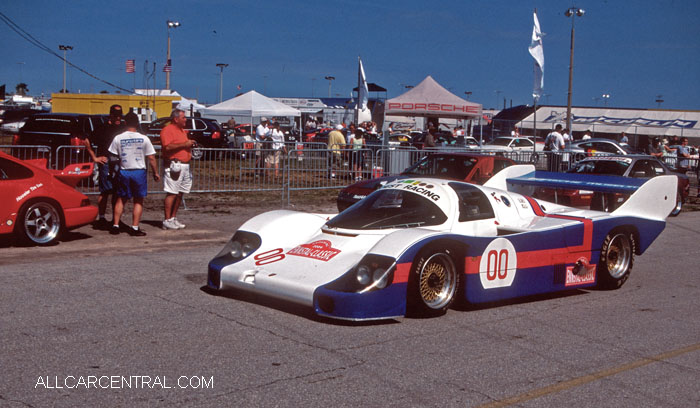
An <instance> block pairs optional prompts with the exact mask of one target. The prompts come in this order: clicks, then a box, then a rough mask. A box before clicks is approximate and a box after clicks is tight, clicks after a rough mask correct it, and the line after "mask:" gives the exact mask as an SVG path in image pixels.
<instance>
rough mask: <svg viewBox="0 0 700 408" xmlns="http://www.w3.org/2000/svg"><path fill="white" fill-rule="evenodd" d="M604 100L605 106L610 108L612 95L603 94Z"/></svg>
mask: <svg viewBox="0 0 700 408" xmlns="http://www.w3.org/2000/svg"><path fill="white" fill-rule="evenodd" d="M601 97H602V98H603V105H605V106H608V99H610V94H603V95H601Z"/></svg>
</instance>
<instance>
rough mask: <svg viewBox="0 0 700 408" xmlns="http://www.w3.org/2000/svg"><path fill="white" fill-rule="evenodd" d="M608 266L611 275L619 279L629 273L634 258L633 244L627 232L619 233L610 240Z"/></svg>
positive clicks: (607, 256)
mask: <svg viewBox="0 0 700 408" xmlns="http://www.w3.org/2000/svg"><path fill="white" fill-rule="evenodd" d="M605 255H606V256H605V260H606V266H607V268H608V273H609V274H610V276H611V277H613V278H615V279H619V278H621V277H622V276H624V274H625V273H627V270H628V269H629V267H630V261H631V259H632V244H631V243H630V239H629V237H628V236H627V234H624V233H618V234H617V235H615V236H614V237H613V238H612V239H611V240H610V245H608V248H607V251H606V254H605Z"/></svg>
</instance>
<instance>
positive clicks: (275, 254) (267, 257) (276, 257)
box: [254, 248, 284, 266]
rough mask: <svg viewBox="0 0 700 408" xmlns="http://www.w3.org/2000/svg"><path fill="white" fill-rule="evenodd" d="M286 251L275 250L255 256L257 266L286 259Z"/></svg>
mask: <svg viewBox="0 0 700 408" xmlns="http://www.w3.org/2000/svg"><path fill="white" fill-rule="evenodd" d="M283 252H284V250H283V249H282V248H277V249H273V250H272V251H267V252H262V253H259V254H257V255H255V257H254V259H255V265H256V266H262V265H267V264H271V263H273V262H277V261H281V260H283V259H284V254H283Z"/></svg>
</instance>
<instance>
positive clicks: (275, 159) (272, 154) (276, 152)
mask: <svg viewBox="0 0 700 408" xmlns="http://www.w3.org/2000/svg"><path fill="white" fill-rule="evenodd" d="M270 138H271V139H272V145H271V148H272V150H270V151H269V152H268V153H267V156H266V157H265V168H267V169H269V168H270V167H272V166H273V165H274V166H275V177H279V175H280V172H279V167H280V156H281V155H282V151H284V150H285V147H284V133H282V131H281V130H280V124H279V123H277V122H275V123H274V124H273V125H272V131H271V132H270Z"/></svg>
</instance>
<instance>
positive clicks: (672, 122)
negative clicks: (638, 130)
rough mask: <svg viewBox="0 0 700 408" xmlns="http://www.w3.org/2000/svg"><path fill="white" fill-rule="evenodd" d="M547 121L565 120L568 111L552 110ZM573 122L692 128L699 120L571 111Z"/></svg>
mask: <svg viewBox="0 0 700 408" xmlns="http://www.w3.org/2000/svg"><path fill="white" fill-rule="evenodd" d="M544 121H545V122H564V121H566V112H559V111H551V113H550V114H549V117H548V118H546V119H545V120H544ZM571 122H572V123H580V124H593V123H600V124H604V125H629V126H633V125H638V126H658V127H665V128H671V127H674V128H686V129H692V128H694V127H695V125H696V124H697V123H698V121H697V120H683V119H669V120H657V119H646V118H643V117H636V118H614V117H610V116H605V115H598V116H577V115H575V114H574V113H573V112H572V113H571Z"/></svg>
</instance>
